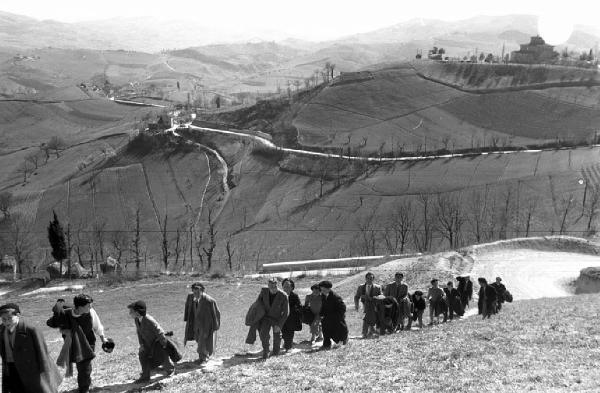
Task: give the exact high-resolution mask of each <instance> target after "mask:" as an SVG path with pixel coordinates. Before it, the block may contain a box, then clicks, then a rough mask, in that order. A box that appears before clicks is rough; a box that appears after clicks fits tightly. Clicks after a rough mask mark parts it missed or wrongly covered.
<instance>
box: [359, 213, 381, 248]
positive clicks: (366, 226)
mask: <svg viewBox="0 0 600 393" xmlns="http://www.w3.org/2000/svg"><path fill="white" fill-rule="evenodd" d="M357 226H358V231H359V236H360V253H361V254H362V255H375V250H376V248H377V230H376V228H375V226H374V224H373V216H372V215H371V216H368V217H367V218H365V219H364V220H362V221H359V222H358V223H357Z"/></svg>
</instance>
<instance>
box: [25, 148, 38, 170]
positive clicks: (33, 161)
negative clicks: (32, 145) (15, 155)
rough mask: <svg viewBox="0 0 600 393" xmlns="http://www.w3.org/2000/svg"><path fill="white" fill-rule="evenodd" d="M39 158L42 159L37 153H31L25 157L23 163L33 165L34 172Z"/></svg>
mask: <svg viewBox="0 0 600 393" xmlns="http://www.w3.org/2000/svg"><path fill="white" fill-rule="evenodd" d="M41 158H42V157H41V156H40V154H39V152H37V151H32V152H30V153H28V154H27V155H26V156H25V161H27V162H29V163H30V164H31V165H33V167H34V170H36V169H38V166H39V163H40V159H41Z"/></svg>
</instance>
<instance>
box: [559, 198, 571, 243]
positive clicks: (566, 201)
mask: <svg viewBox="0 0 600 393" xmlns="http://www.w3.org/2000/svg"><path fill="white" fill-rule="evenodd" d="M560 204H561V212H562V219H561V221H560V230H559V234H560V235H562V234H563V233H565V232H566V231H567V230H568V229H569V225H570V224H569V221H568V220H567V218H568V216H569V212H570V211H571V208H572V207H573V204H574V198H573V194H569V195H565V196H563V197H562V198H561V201H560Z"/></svg>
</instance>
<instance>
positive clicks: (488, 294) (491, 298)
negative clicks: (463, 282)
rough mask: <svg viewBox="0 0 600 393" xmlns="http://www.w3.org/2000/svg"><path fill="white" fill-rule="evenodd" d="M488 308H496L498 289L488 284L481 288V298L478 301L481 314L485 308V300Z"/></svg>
mask: <svg viewBox="0 0 600 393" xmlns="http://www.w3.org/2000/svg"><path fill="white" fill-rule="evenodd" d="M484 300H485V304H486V307H487V309H488V310H494V307H493V306H494V302H496V300H497V295H496V289H495V288H494V287H493V286H491V285H486V286H485V288H484V287H481V288H479V300H478V301H477V307H478V308H479V314H481V313H482V310H483V301H484Z"/></svg>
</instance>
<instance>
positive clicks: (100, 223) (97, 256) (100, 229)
mask: <svg viewBox="0 0 600 393" xmlns="http://www.w3.org/2000/svg"><path fill="white" fill-rule="evenodd" d="M105 228H106V221H104V219H100V220H96V221H95V222H94V224H93V227H92V234H93V236H92V250H93V252H94V264H95V271H96V274H98V273H99V272H100V270H99V265H100V263H103V262H105V261H106V258H105V256H104V251H105V250H104V245H105V243H106V240H105V235H106V231H105ZM93 271H94V269H93V270H92V274H93Z"/></svg>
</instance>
